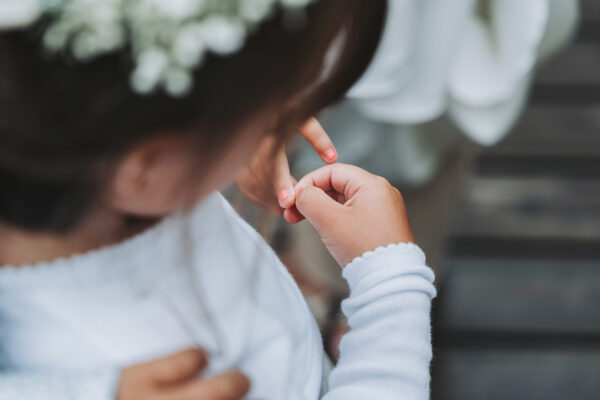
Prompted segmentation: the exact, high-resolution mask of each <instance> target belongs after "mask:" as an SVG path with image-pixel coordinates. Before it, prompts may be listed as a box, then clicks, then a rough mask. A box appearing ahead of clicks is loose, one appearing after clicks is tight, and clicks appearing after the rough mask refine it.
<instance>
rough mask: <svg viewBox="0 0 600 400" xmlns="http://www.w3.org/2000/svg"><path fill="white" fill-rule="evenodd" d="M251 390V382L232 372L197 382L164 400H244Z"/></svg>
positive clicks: (189, 384) (244, 376) (165, 396)
mask: <svg viewBox="0 0 600 400" xmlns="http://www.w3.org/2000/svg"><path fill="white" fill-rule="evenodd" d="M249 390H250V380H249V379H248V377H246V375H244V374H242V373H241V372H239V371H231V372H227V373H224V374H222V375H217V376H215V377H212V378H210V379H207V380H195V381H193V382H190V383H187V384H186V385H184V386H183V387H180V388H177V389H173V390H172V391H170V392H169V393H165V395H164V396H163V397H164V399H162V400H242V399H243V398H244V396H245V395H246V394H247V393H248V391H249Z"/></svg>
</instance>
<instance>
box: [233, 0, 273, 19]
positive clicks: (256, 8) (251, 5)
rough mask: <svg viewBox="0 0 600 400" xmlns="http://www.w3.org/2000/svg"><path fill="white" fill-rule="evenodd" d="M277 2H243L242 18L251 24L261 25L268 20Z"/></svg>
mask: <svg viewBox="0 0 600 400" xmlns="http://www.w3.org/2000/svg"><path fill="white" fill-rule="evenodd" d="M275 1H276V0H242V1H241V3H240V16H241V17H242V18H244V19H245V20H246V21H248V22H251V23H259V22H261V21H264V20H265V19H267V17H268V16H269V14H271V12H272V11H273V5H274V4H275Z"/></svg>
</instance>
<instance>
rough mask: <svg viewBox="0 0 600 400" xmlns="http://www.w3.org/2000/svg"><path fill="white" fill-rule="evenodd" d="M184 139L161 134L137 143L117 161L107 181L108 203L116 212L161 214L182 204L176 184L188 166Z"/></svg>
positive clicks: (181, 178)
mask: <svg viewBox="0 0 600 400" xmlns="http://www.w3.org/2000/svg"><path fill="white" fill-rule="evenodd" d="M187 160H189V158H188V157H187V155H186V152H185V141H184V139H183V138H182V137H179V136H161V137H155V138H153V139H149V140H146V141H144V142H142V143H140V144H138V145H136V146H135V147H134V148H133V149H132V150H130V151H129V153H127V154H126V155H125V156H124V157H123V158H122V159H121V160H120V161H119V162H118V164H117V167H116V169H115V170H114V173H113V176H112V178H111V180H110V182H109V188H108V189H109V190H108V199H107V200H108V203H109V205H110V206H111V207H112V208H113V209H115V210H116V211H118V212H122V213H126V214H132V215H136V216H142V217H144V216H147V217H160V216H163V215H165V214H168V213H170V212H172V211H174V210H176V209H177V208H178V207H179V206H180V205H181V204H180V203H181V201H180V200H181V199H180V198H178V195H177V191H176V190H175V189H176V187H177V186H176V184H177V183H179V184H180V183H181V182H182V181H183V180H184V175H185V173H186V171H187V169H188V168H189V163H188V162H187Z"/></svg>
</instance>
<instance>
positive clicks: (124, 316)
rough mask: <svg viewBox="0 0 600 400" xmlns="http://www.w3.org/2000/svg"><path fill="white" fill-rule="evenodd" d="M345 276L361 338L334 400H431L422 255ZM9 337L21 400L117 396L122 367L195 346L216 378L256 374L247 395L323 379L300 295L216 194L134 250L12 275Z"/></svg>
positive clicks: (1, 308) (409, 249) (304, 387)
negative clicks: (234, 371) (227, 373)
mask: <svg viewBox="0 0 600 400" xmlns="http://www.w3.org/2000/svg"><path fill="white" fill-rule="evenodd" d="M186 243H187V244H191V246H186ZM186 254H187V256H186ZM344 275H345V277H346V279H347V280H348V282H349V284H350V287H351V292H352V294H351V296H350V298H349V299H348V300H346V301H345V302H344V305H343V308H344V312H345V313H346V315H347V316H348V317H349V321H350V325H351V327H352V329H351V331H350V332H349V333H348V334H347V335H346V336H345V337H344V339H343V341H342V344H341V354H342V355H341V360H340V363H339V364H338V366H337V367H336V368H335V369H334V371H333V372H332V374H331V377H330V381H329V392H328V393H327V394H326V395H325V398H326V399H328V400H329V399H346V400H352V399H365V398H377V399H387V398H408V399H425V398H427V397H428V390H429V389H428V387H429V360H430V357H431V345H430V332H429V309H430V302H431V298H432V297H433V296H434V294H435V289H434V287H433V284H432V280H433V274H432V272H431V270H429V269H428V268H427V267H426V266H425V260H424V256H423V254H422V252H421V251H420V250H419V249H418V247H416V246H414V245H393V246H389V247H387V248H381V249H378V250H376V251H375V252H372V253H367V254H365V255H364V256H363V257H361V258H358V259H356V260H354V261H353V262H352V263H351V264H350V265H348V266H347V268H346V269H345V271H344ZM201 304H203V306H200V305H201ZM0 335H1V338H0V346H1V348H0V350H1V351H0V368H1V369H3V370H10V371H15V372H18V371H22V373H21V374H16V375H15V374H5V375H1V376H0V394H3V393H11V396H12V397H7V398H10V399H15V400H20V399H25V398H27V399H31V398H44V399H48V400H59V399H60V400H63V399H72V398H73V399H74V398H86V399H94V400H95V399H107V400H108V399H110V398H111V396H112V394H111V393H114V390H115V385H116V382H117V380H116V378H115V373H114V371H116V370H118V369H119V368H121V367H123V366H127V365H131V364H135V363H139V362H142V361H147V360H151V359H155V358H158V357H161V356H165V355H169V354H171V353H173V352H175V351H177V350H180V349H182V348H187V347H191V346H194V345H196V344H199V345H202V346H203V347H205V348H206V349H208V351H209V352H210V353H211V356H212V357H211V365H210V371H209V373H211V374H212V373H217V372H221V371H224V370H227V369H229V368H233V367H237V368H240V369H242V370H243V371H244V372H245V373H246V374H248V375H249V376H250V378H251V379H252V393H251V395H250V398H263V399H292V400H293V399H317V398H318V397H319V391H320V388H321V383H322V365H323V364H322V363H323V349H322V344H321V339H320V337H319V333H318V330H317V327H316V324H315V322H314V319H313V318H312V315H311V314H310V312H309V310H308V307H307V305H306V303H305V301H304V299H303V298H302V296H301V294H300V291H299V289H298V287H297V286H296V284H295V283H294V281H293V279H292V278H291V276H290V275H289V274H288V272H287V270H286V269H285V268H284V267H283V265H282V264H281V262H280V261H279V260H278V259H277V257H276V256H275V254H274V253H273V252H272V250H271V249H270V248H269V247H268V246H267V245H266V243H265V242H264V241H263V240H262V239H261V238H260V237H259V235H258V234H257V233H256V232H255V231H253V230H252V229H251V228H250V227H249V226H248V225H247V224H246V223H244V222H243V221H242V220H241V219H240V218H239V216H237V214H235V212H234V211H233V210H232V209H231V207H230V206H229V204H227V202H226V201H225V200H224V199H223V198H222V197H221V196H220V195H218V194H215V195H213V196H211V197H210V198H208V199H207V200H205V201H204V202H203V203H202V204H201V205H200V206H199V207H197V209H196V210H194V211H193V212H192V213H190V214H189V215H187V216H179V217H175V218H171V219H169V220H167V221H165V222H164V223H162V224H160V225H159V226H157V227H155V228H153V229H151V230H149V231H147V232H146V233H143V234H142V235H140V236H138V237H136V238H134V239H131V240H129V241H127V242H125V243H123V244H120V245H117V246H112V247H108V248H105V249H101V250H99V251H94V252H91V253H87V254H83V255H78V256H74V257H71V258H68V259H61V260H55V261H53V262H50V263H46V264H39V265H36V266H29V267H20V268H13V267H5V268H1V269H0ZM30 371H36V372H35V373H32V372H30ZM96 371H105V372H104V373H96ZM88 372H89V373H88ZM82 373H85V375H82ZM23 382H28V384H26V385H25V384H24V383H23ZM2 385H4V387H3V386H2ZM9 390H10V391H9ZM82 393H85V394H82ZM19 394H21V395H22V397H18V395H19ZM0 398H2V399H4V398H5V397H3V396H1V395H0Z"/></svg>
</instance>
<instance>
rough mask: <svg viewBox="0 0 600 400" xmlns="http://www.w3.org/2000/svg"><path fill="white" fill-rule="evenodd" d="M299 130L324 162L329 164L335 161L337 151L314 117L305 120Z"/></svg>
mask: <svg viewBox="0 0 600 400" xmlns="http://www.w3.org/2000/svg"><path fill="white" fill-rule="evenodd" d="M299 132H300V134H301V135H302V136H303V137H304V139H306V141H307V142H308V143H310V145H311V146H312V147H313V148H314V149H315V151H316V152H317V153H318V154H319V156H321V159H322V160H323V161H324V162H325V163H327V164H331V163H334V162H336V161H337V151H336V150H335V147H334V145H333V142H332V141H331V139H330V138H329V136H328V135H327V132H325V129H323V127H322V126H321V124H320V123H319V121H317V119H316V118H310V119H309V120H308V121H306V122H305V123H304V125H302V126H301V127H300V129H299Z"/></svg>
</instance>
